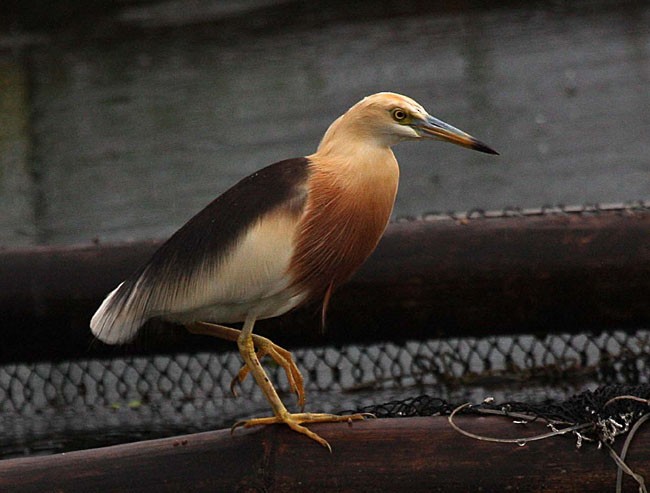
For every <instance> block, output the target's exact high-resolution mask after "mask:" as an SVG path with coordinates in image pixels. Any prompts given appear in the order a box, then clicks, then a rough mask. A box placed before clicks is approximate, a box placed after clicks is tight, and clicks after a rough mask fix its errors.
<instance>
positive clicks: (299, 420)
mask: <svg viewBox="0 0 650 493" xmlns="http://www.w3.org/2000/svg"><path fill="white" fill-rule="evenodd" d="M374 417H375V416H374V414H370V413H357V414H350V415H348V416H340V415H338V414H325V413H294V414H292V413H282V415H281V416H271V417H268V418H253V419H249V420H246V421H238V422H237V423H235V424H234V425H233V426H232V428H231V431H235V429H237V428H240V427H243V428H252V427H254V426H263V425H272V424H285V425H287V426H288V427H289V428H291V429H292V430H294V431H297V432H298V433H302V434H303V435H306V436H307V437H309V438H311V439H312V440H315V441H316V442H318V443H320V444H321V445H322V446H323V447H325V448H326V449H328V450H329V451H330V452H331V451H332V447H330V444H329V443H327V440H325V439H324V438H322V437H321V436H320V435H317V434H316V433H314V432H313V431H311V430H309V429H308V428H307V427H305V426H302V425H303V424H309V423H340V422H346V423H352V422H353V421H362V420H364V419H366V418H374Z"/></svg>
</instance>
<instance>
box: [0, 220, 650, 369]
mask: <svg viewBox="0 0 650 493" xmlns="http://www.w3.org/2000/svg"><path fill="white" fill-rule="evenodd" d="M156 246H157V244H156V243H133V244H125V245H118V246H109V245H107V246H102V245H100V246H88V247H79V248H51V249H49V248H39V249H34V250H19V251H3V252H0V311H1V313H2V314H3V316H2V328H1V332H0V334H1V344H0V361H19V360H22V361H30V360H38V359H50V360H52V359H54V360H56V359H59V358H74V357H84V358H85V357H88V356H89V355H91V354H116V353H120V352H124V351H136V352H142V351H156V352H164V351H171V352H176V351H181V350H193V349H197V348H201V349H203V350H205V349H207V348H215V349H217V348H218V347H223V345H220V343H219V341H216V340H212V339H209V338H208V339H206V338H204V337H200V336H190V335H188V334H186V333H185V331H183V330H171V329H170V327H164V328H163V329H164V330H157V331H156V334H157V335H156V336H155V337H152V336H151V334H150V333H145V335H144V336H143V338H141V341H140V343H136V344H135V345H132V346H129V347H126V348H125V349H119V348H106V347H104V346H102V345H101V344H99V343H93V342H92V339H91V336H90V332H89V330H88V321H89V319H90V317H91V315H92V313H93V312H94V310H95V309H96V308H97V306H98V305H99V303H100V302H101V300H102V298H103V297H104V296H105V295H106V293H108V292H109V291H110V290H111V289H112V288H113V287H115V286H116V285H117V284H118V283H119V282H120V281H121V280H123V279H124V278H125V277H126V276H127V275H128V274H129V273H130V272H131V271H133V270H134V269H135V268H136V267H137V266H138V265H140V263H141V262H143V261H145V260H146V258H147V257H148V256H149V255H150V254H151V253H152V252H153V250H154V249H155V247H156ZM649 296H650V213H648V212H644V211H642V210H638V211H634V210H626V211H619V212H608V213H599V214H593V215H591V214H553V215H539V216H524V217H509V218H505V217H502V218H492V219H469V220H439V221H411V222H405V223H395V224H391V225H390V226H389V228H388V231H387V233H386V235H385V237H384V239H383V240H382V241H381V243H380V245H379V247H378V249H377V251H376V252H375V253H374V254H373V256H372V257H371V259H370V260H369V261H368V262H367V264H366V265H364V267H363V268H362V269H361V270H360V271H359V273H358V274H357V275H355V277H354V278H353V279H352V280H351V281H350V283H349V284H347V285H346V286H344V287H342V288H341V290H340V291H339V292H338V293H336V294H335V296H334V298H333V300H332V303H331V306H330V312H329V315H328V324H327V330H326V331H325V332H323V331H322V330H320V325H319V324H320V322H319V317H318V307H307V308H305V309H302V310H298V311H296V312H294V313H293V314H288V315H286V316H284V317H281V318H279V319H275V320H269V321H260V323H259V327H258V329H256V330H257V331H258V332H260V333H266V334H272V335H273V338H274V340H277V341H278V342H281V343H282V344H286V345H288V346H294V347H295V346H299V345H311V344H324V343H349V342H360V341H370V340H371V341H378V340H393V341H399V340H403V339H409V338H431V337H436V336H450V335H471V334H474V335H488V334H495V333H498V334H503V333H531V332H533V333H535V332H537V333H540V332H541V333H547V332H577V331H584V330H595V331H597V330H601V329H605V328H612V327H638V326H642V325H647V324H648V323H649V322H650V304H648V303H647V300H648V298H649ZM168 329H169V330H168ZM227 347H231V346H230V345H229V346H227Z"/></svg>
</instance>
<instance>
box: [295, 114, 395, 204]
mask: <svg viewBox="0 0 650 493" xmlns="http://www.w3.org/2000/svg"><path fill="white" fill-rule="evenodd" d="M340 123H342V122H339V121H337V122H335V123H334V124H333V125H332V126H331V127H330V128H329V129H328V131H327V132H326V133H325V136H324V137H323V140H322V141H321V143H320V145H319V146H318V150H317V151H316V152H315V153H314V154H312V155H311V156H308V159H309V160H310V161H311V162H312V163H313V165H314V168H315V169H317V170H318V171H320V172H323V173H325V174H327V175H329V176H330V177H331V179H332V180H333V181H334V182H336V183H337V185H339V186H341V187H343V188H345V189H352V190H353V191H355V192H356V191H358V190H367V191H368V190H369V189H370V188H372V187H379V189H381V192H383V193H384V194H387V195H389V196H391V198H392V199H393V200H394V193H395V192H396V191H397V182H398V180H399V167H398V164H397V160H396V159H395V155H394V154H393V151H392V150H391V148H390V146H389V145H387V144H385V143H384V142H382V141H381V140H380V139H378V138H374V137H372V136H368V135H364V134H362V133H359V132H355V131H354V130H353V129H350V128H341V127H342V125H341V124H340ZM355 189H356V190H355ZM390 190H392V193H391V192H390Z"/></svg>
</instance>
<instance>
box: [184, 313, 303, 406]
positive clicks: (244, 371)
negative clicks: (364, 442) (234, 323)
mask: <svg viewBox="0 0 650 493" xmlns="http://www.w3.org/2000/svg"><path fill="white" fill-rule="evenodd" d="M186 328H187V330H188V331H189V332H191V333H193V334H202V335H209V336H213V337H218V338H219V339H225V340H227V341H233V342H236V341H237V339H238V338H239V335H240V333H241V330H237V329H232V328H230V327H225V326H223V325H217V324H212V323H208V322H195V323H193V324H189V325H187V326H186ZM252 338H253V344H254V345H255V347H256V348H257V359H258V360H261V359H262V358H263V357H264V356H267V355H268V356H270V357H271V358H272V359H273V360H274V361H275V362H276V363H277V364H278V365H280V366H281V367H282V368H283V369H284V372H285V373H286V375H287V381H288V382H289V389H290V390H291V392H293V393H295V394H296V395H297V397H298V406H299V407H300V409H303V408H304V407H305V386H304V379H303V377H302V374H301V373H300V370H299V369H298V366H297V365H296V363H295V361H294V360H293V357H292V356H291V353H290V352H289V351H287V350H286V349H284V348H282V347H280V346H278V345H277V344H275V343H273V342H272V341H271V340H270V339H267V338H266V337H262V336H258V335H257V334H252ZM249 372H250V368H249V366H248V365H244V366H242V368H241V370H239V373H237V376H236V377H235V378H233V380H232V383H231V384H230V390H231V392H232V393H233V394H234V395H235V396H236V395H237V392H236V390H235V387H236V385H237V384H239V383H241V382H243V381H244V380H245V379H246V377H247V376H248V373H249Z"/></svg>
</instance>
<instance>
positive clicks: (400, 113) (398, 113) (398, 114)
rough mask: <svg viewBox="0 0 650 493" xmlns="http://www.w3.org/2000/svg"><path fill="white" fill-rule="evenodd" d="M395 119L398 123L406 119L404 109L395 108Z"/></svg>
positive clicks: (393, 112) (393, 113)
mask: <svg viewBox="0 0 650 493" xmlns="http://www.w3.org/2000/svg"><path fill="white" fill-rule="evenodd" d="M392 115H393V119H394V120H395V121H396V122H401V121H403V120H404V119H405V118H406V111H404V110H403V109H402V108H395V109H394V110H393V111H392Z"/></svg>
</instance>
